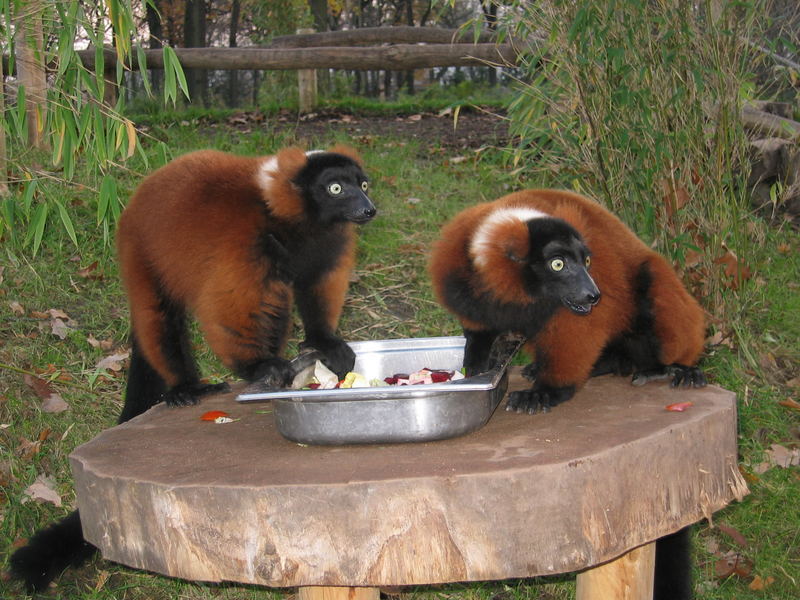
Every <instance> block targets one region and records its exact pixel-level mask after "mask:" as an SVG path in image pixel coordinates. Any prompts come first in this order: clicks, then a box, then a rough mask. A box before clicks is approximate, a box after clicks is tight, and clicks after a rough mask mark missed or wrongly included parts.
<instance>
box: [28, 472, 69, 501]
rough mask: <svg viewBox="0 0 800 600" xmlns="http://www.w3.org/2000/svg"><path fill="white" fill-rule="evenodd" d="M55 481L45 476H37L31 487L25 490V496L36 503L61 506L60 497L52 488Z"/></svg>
mask: <svg viewBox="0 0 800 600" xmlns="http://www.w3.org/2000/svg"><path fill="white" fill-rule="evenodd" d="M54 487H55V481H53V479H52V478H51V477H47V476H46V475H39V476H38V477H37V478H36V481H34V482H33V483H32V484H31V485H29V486H28V487H27V488H26V489H25V495H26V496H28V497H29V498H30V499H31V500H35V501H36V502H50V503H51V504H55V505H56V506H61V496H59V495H58V492H56V491H55V490H54V489H53V488H54Z"/></svg>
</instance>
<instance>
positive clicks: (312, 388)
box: [308, 383, 319, 390]
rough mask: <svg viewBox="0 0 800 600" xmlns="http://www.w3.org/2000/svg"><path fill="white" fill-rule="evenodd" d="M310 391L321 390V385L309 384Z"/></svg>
mask: <svg viewBox="0 0 800 600" xmlns="http://www.w3.org/2000/svg"><path fill="white" fill-rule="evenodd" d="M308 389H310V390H316V389H319V384H318V383H309V384H308Z"/></svg>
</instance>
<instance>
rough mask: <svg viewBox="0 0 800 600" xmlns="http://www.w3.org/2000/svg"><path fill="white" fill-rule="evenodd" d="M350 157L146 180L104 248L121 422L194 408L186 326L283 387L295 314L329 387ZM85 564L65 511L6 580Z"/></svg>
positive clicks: (215, 155) (350, 203)
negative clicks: (122, 373)
mask: <svg viewBox="0 0 800 600" xmlns="http://www.w3.org/2000/svg"><path fill="white" fill-rule="evenodd" d="M367 190H368V179H367V177H366V175H365V174H364V172H363V170H362V168H361V165H360V161H359V159H358V156H357V155H356V154H355V152H354V151H353V150H352V149H350V148H347V147H344V146H337V147H334V148H332V149H331V150H330V151H325V152H323V151H313V152H304V151H302V150H300V149H298V148H287V149H284V150H281V151H280V152H278V153H277V154H275V155H272V156H263V157H253V158H249V157H241V156H234V155H231V154H226V153H223V152H216V151H211V150H203V151H199V152H193V153H190V154H187V155H185V156H182V157H180V158H177V159H176V160H174V161H172V162H171V163H169V164H167V165H166V166H164V167H162V168H161V169H158V170H157V171H155V172H154V173H152V174H151V175H150V176H148V177H147V178H146V179H144V181H142V183H141V184H140V185H139V187H138V188H137V189H136V191H135V192H134V194H133V197H132V198H131V200H130V202H129V204H128V206H127V207H126V209H125V210H124V211H123V214H122V216H121V218H120V222H119V228H118V231H117V249H118V254H119V260H120V267H121V272H122V279H123V283H124V287H125V291H126V292H127V295H128V300H129V304H130V313H131V324H132V335H131V342H132V343H131V346H132V348H131V364H130V368H129V371H128V383H127V389H126V395H125V404H124V406H123V409H122V413H121V415H120V417H119V421H120V422H123V421H127V420H128V419H131V418H133V417H135V416H137V415H139V414H141V413H143V412H145V411H146V410H147V409H148V408H150V407H151V406H153V405H154V404H156V403H157V402H160V401H162V400H163V401H165V402H166V403H167V404H168V405H170V406H180V405H187V404H194V403H196V402H197V401H198V399H199V398H200V397H201V396H202V395H204V394H206V393H209V392H213V391H218V390H220V389H223V388H224V387H225V384H222V385H220V384H216V385H209V384H203V383H201V382H200V378H199V375H198V372H197V367H196V365H195V361H194V359H193V357H192V352H191V348H190V342H189V334H188V329H187V320H188V317H189V315H193V316H194V317H195V318H196V319H197V321H198V323H199V325H200V328H201V330H202V332H203V335H204V337H205V340H206V342H207V343H208V345H209V346H210V347H211V349H212V350H213V351H214V353H215V354H216V355H217V356H219V357H220V359H221V360H222V362H223V363H224V364H225V365H226V366H227V367H229V368H230V369H232V370H233V371H234V372H235V373H236V374H237V375H239V376H240V377H242V378H244V379H247V380H249V381H255V380H263V381H265V382H266V383H267V384H268V385H270V386H282V385H284V384H286V383H288V382H289V380H290V378H291V376H292V375H293V370H292V368H291V366H290V364H289V362H288V361H287V360H286V359H285V358H283V357H282V356H281V352H282V351H283V349H284V344H285V342H286V339H287V337H288V333H289V329H290V326H291V311H292V308H293V306H296V308H297V311H298V313H299V315H300V318H301V320H302V322H303V328H304V332H305V340H304V342H303V343H302V344H301V346H304V347H311V348H314V349H315V350H318V351H319V352H320V353H321V355H322V360H323V362H325V363H326V364H327V366H328V367H330V368H331V370H333V371H334V372H336V373H337V374H338V375H340V376H343V375H344V374H345V373H346V372H347V371H349V370H351V369H352V367H353V363H354V360H355V354H354V353H353V351H352V350H351V349H350V347H349V346H348V345H347V344H346V343H345V342H344V340H342V339H341V338H340V337H338V336H337V335H336V327H337V324H338V321H339V317H340V315H341V312H342V307H343V304H344V299H345V293H346V291H347V287H348V281H349V278H350V274H351V271H352V268H353V264H354V258H355V242H356V231H355V225H356V224H360V223H365V222H367V221H369V220H370V219H372V217H374V216H375V213H376V210H375V206H374V205H373V203H372V201H371V200H370V198H369V197H368V196H367ZM94 551H95V548H94V546H92V545H91V544H89V543H88V542H86V541H85V540H84V539H83V534H82V530H81V522H80V515H79V513H78V512H77V511H74V512H72V513H71V514H70V515H68V516H67V517H65V518H64V519H62V520H61V521H59V522H57V523H54V524H53V525H51V526H49V527H47V528H46V529H43V530H41V531H39V532H37V533H36V534H35V535H34V536H33V537H32V538H31V540H30V542H29V544H28V545H27V546H25V547H23V548H20V549H19V550H17V551H16V552H15V553H14V554H13V555H12V557H11V559H10V561H9V564H10V572H11V575H12V576H13V577H15V578H18V579H21V580H23V581H24V583H25V585H26V587H27V588H28V589H29V590H40V589H43V588H44V587H46V586H47V585H48V583H49V582H50V581H51V580H52V579H54V578H55V577H57V576H58V574H59V573H60V572H61V571H62V570H64V569H65V568H66V567H68V566H70V565H77V564H80V563H81V562H82V561H83V560H84V559H86V558H87V557H89V556H91V555H92V554H93V553H94Z"/></svg>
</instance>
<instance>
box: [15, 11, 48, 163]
mask: <svg viewBox="0 0 800 600" xmlns="http://www.w3.org/2000/svg"><path fill="white" fill-rule="evenodd" d="M43 9H44V4H43V2H42V1H41V0H31V1H30V2H28V3H27V5H26V9H25V12H24V13H23V14H22V15H20V16H19V17H17V19H16V21H17V35H18V36H19V37H18V39H17V44H16V47H17V77H18V78H19V86H20V87H24V88H25V113H26V115H27V120H28V144H29V145H30V146H32V147H34V148H39V149H44V148H46V147H47V143H46V142H45V140H44V139H43V138H42V134H41V132H42V131H43V128H44V120H45V114H46V111H47V78H46V74H45V69H44V49H43V48H44V43H43V37H42V10H43Z"/></svg>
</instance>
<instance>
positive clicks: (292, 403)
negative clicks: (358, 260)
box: [237, 336, 520, 444]
mask: <svg viewBox="0 0 800 600" xmlns="http://www.w3.org/2000/svg"><path fill="white" fill-rule="evenodd" d="M519 345H520V342H519V340H504V341H500V342H498V344H496V346H495V349H494V350H493V356H494V358H493V361H492V363H493V364H495V365H496V366H495V367H494V368H492V369H490V370H489V371H486V372H485V373H481V374H480V375H476V376H473V377H467V378H465V379H460V380H457V381H449V382H446V383H432V384H427V385H413V386H385V387H369V388H352V389H333V390H291V389H286V390H274V389H264V387H263V386H260V385H259V384H258V383H255V384H252V385H251V386H249V387H248V388H246V389H245V390H244V391H243V392H242V393H241V394H239V396H238V397H237V400H238V401H240V402H254V401H265V400H271V401H272V405H273V412H274V414H275V422H276V424H277V428H278V431H279V432H280V433H281V435H283V436H284V437H286V438H288V439H290V440H292V441H294V442H299V443H302V444H374V443H388V442H421V441H429V440H440V439H445V438H450V437H455V436H458V435H463V434H465V433H469V432H470V431H475V430H476V429H478V428H480V427H482V426H483V425H484V424H485V423H486V421H488V420H489V417H490V416H491V415H492V413H493V412H494V410H495V408H497V405H498V404H499V403H500V400H501V399H502V398H503V395H504V394H505V391H506V387H507V367H508V364H509V362H510V361H511V358H512V357H513V355H514V353H515V352H516V351H517V349H518V348H519ZM350 346H351V347H352V348H353V350H354V351H355V353H356V363H355V367H354V368H353V370H354V371H356V372H357V373H361V374H362V375H364V376H366V377H367V379H373V378H378V379H383V378H384V377H389V376H391V375H393V374H395V373H409V372H414V371H418V370H420V369H422V368H424V367H428V368H430V369H444V370H460V369H461V367H462V364H463V361H464V338H463V337H458V336H453V337H434V338H410V339H396V340H377V341H368V342H352V343H351V344H350Z"/></svg>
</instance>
